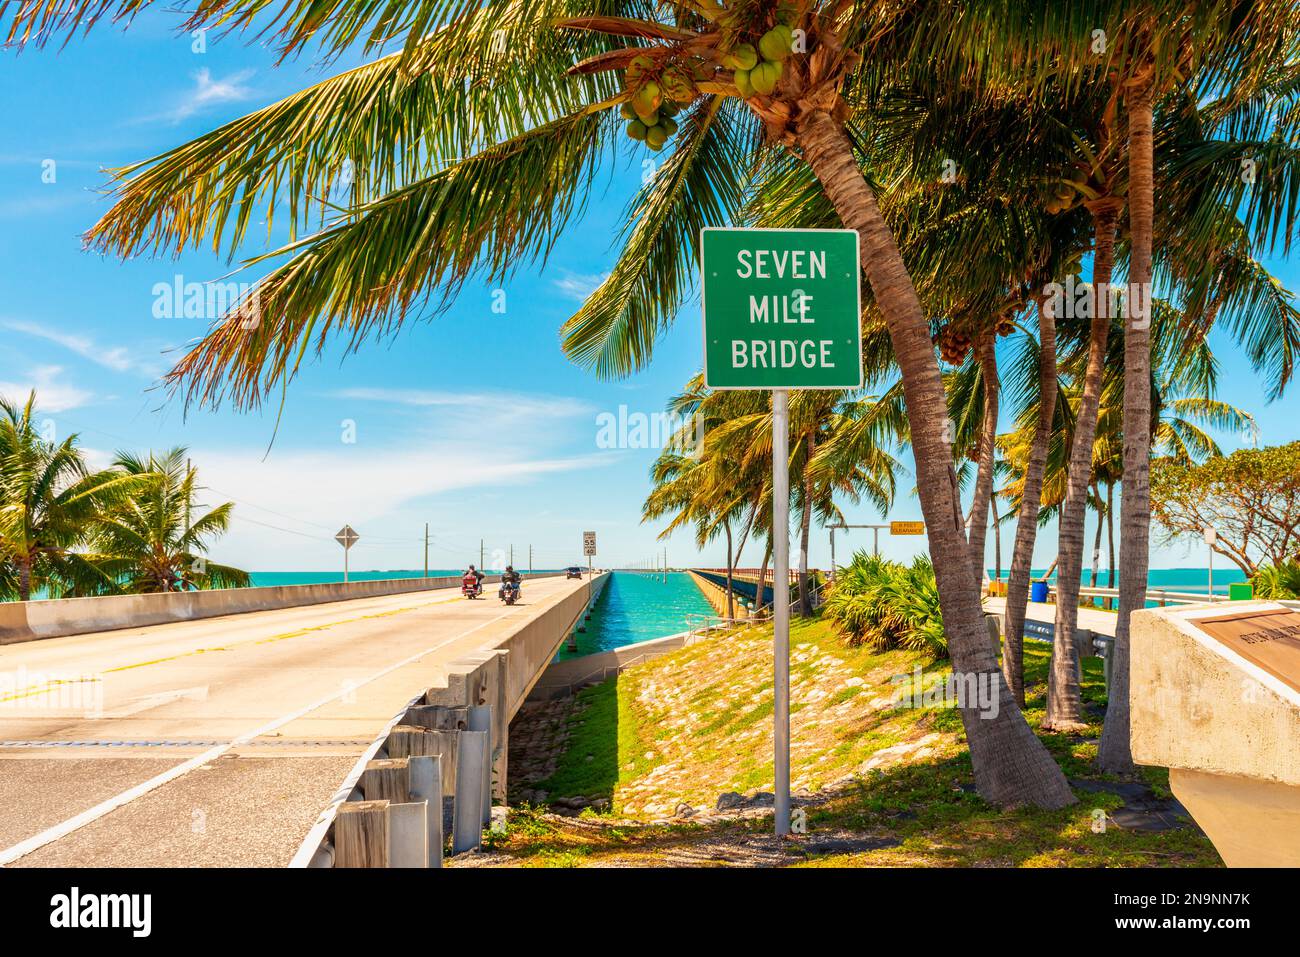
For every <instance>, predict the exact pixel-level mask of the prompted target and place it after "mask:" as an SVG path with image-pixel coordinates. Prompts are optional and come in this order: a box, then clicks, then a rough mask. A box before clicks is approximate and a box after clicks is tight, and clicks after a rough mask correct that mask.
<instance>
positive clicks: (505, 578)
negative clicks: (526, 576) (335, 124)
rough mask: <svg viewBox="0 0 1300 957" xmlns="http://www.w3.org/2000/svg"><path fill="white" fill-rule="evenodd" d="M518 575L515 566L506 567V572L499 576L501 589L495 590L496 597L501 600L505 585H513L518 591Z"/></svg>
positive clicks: (504, 592)
mask: <svg viewBox="0 0 1300 957" xmlns="http://www.w3.org/2000/svg"><path fill="white" fill-rule="evenodd" d="M519 581H520V578H519V573H518V572H517V571H515V566H513V565H507V566H506V570H505V572H504V573H502V575H501V587H500V588H499V589H498V590H497V595H498V596H499V597H501V598H504V597H505V596H506V585H514V586H515V590H516V591H518V590H519Z"/></svg>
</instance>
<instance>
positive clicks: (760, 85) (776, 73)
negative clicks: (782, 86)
mask: <svg viewBox="0 0 1300 957" xmlns="http://www.w3.org/2000/svg"><path fill="white" fill-rule="evenodd" d="M780 79H781V64H780V63H771V62H768V61H764V62H763V63H760V64H759V65H758V66H756V67H754V69H752V70H750V71H749V82H750V83H752V84H753V86H754V90H755V92H758V93H762V94H763V95H764V96H767V95H768V94H769V93H771V92H772V91H773V90H775V89H776V84H777V81H778V80H780Z"/></svg>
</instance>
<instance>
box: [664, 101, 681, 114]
mask: <svg viewBox="0 0 1300 957" xmlns="http://www.w3.org/2000/svg"><path fill="white" fill-rule="evenodd" d="M681 110H682V108H681V107H680V106H678V105H677V104H676V103H674V102H673V101H672V100H664V101H663V102H662V103H660V104H659V115H660V116H676V115H677V114H678V113H680V112H681Z"/></svg>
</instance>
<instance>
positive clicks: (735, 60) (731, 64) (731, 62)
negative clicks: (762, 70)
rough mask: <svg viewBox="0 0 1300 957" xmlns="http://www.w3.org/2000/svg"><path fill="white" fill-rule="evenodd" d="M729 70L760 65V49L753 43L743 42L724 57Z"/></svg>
mask: <svg viewBox="0 0 1300 957" xmlns="http://www.w3.org/2000/svg"><path fill="white" fill-rule="evenodd" d="M722 65H723V66H725V67H726V68H727V69H728V70H752V69H754V67H756V66H758V51H757V50H755V49H754V45H753V44H752V43H742V44H740V45H739V46H737V47H736V49H734V50H732V51H731V52H730V53H728V54H727V55H726V56H724V57H723V58H722Z"/></svg>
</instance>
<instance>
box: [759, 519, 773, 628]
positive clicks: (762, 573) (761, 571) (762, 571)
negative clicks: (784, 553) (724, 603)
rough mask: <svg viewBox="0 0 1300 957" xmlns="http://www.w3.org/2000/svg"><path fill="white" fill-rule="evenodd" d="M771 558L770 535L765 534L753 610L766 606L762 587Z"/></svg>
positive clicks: (765, 595)
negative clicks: (756, 597)
mask: <svg viewBox="0 0 1300 957" xmlns="http://www.w3.org/2000/svg"><path fill="white" fill-rule="evenodd" d="M771 560H772V536H771V535H769V536H767V546H766V547H765V548H764V549H763V564H762V566H761V567H760V568H759V569H758V600H757V601H756V602H755V605H756V606H757V607H756V609H755V610H757V611H762V610H763V609H764V608H766V607H767V589H766V588H765V587H764V584H765V582H766V581H767V566H768V563H769V562H770V561H771Z"/></svg>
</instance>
